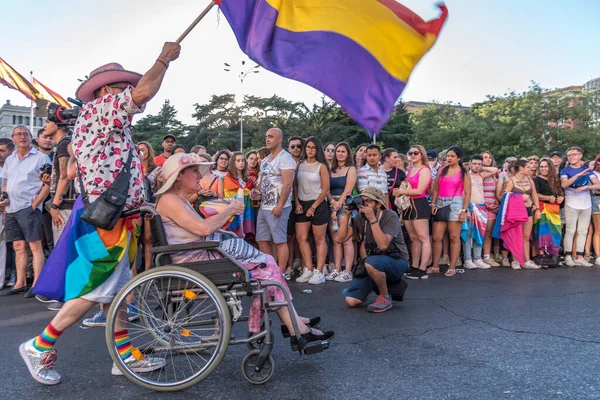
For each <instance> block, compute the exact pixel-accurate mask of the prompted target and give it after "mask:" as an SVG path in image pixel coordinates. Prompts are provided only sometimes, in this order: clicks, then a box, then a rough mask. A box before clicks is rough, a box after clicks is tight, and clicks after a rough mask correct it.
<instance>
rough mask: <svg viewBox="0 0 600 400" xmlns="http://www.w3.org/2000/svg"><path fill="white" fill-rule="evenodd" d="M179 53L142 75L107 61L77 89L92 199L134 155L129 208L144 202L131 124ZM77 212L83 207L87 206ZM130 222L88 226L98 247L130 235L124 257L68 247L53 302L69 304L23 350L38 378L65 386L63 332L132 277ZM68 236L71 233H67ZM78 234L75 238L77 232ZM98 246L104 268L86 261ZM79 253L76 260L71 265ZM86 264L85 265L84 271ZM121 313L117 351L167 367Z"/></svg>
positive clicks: (76, 136) (78, 139) (77, 144)
mask: <svg viewBox="0 0 600 400" xmlns="http://www.w3.org/2000/svg"><path fill="white" fill-rule="evenodd" d="M180 50H181V47H180V46H179V44H176V43H165V45H164V46H163V49H162V52H161V54H160V56H159V57H158V59H157V60H156V61H155V62H154V65H153V66H152V67H151V68H150V69H149V70H148V72H146V74H144V75H141V74H138V73H135V72H131V71H128V70H126V69H124V68H123V67H122V66H121V65H120V64H117V63H110V64H106V65H103V66H101V67H99V68H97V69H95V70H93V71H92V72H91V73H90V75H89V77H88V79H87V80H86V81H85V82H83V83H82V84H81V86H79V88H78V89H77V91H76V93H75V94H76V96H77V97H78V98H79V99H80V100H82V101H83V102H85V103H86V104H84V106H83V107H82V109H81V112H80V113H79V116H78V118H77V122H76V124H75V127H74V132H73V140H72V148H73V155H74V156H75V159H76V160H77V164H78V175H79V176H80V179H81V181H82V186H83V189H84V190H85V192H86V193H87V194H88V196H89V201H90V202H93V201H94V200H95V199H97V198H98V196H99V195H100V194H101V193H102V192H104V191H105V190H106V189H107V188H108V187H110V185H111V184H112V182H113V181H114V179H115V177H116V176H118V174H119V172H120V171H121V169H122V168H123V166H124V164H125V163H126V162H127V160H128V158H129V155H130V152H133V153H132V154H131V155H132V161H131V164H130V170H131V176H130V180H129V189H128V192H127V202H126V205H125V210H130V209H132V208H135V207H136V206H139V205H140V204H141V203H142V201H143V194H142V193H143V190H142V172H141V162H140V158H139V155H138V154H137V150H136V146H135V145H134V144H133V141H132V139H131V133H130V130H129V128H130V125H131V120H132V117H133V114H137V113H140V112H142V111H143V109H144V106H145V104H146V103H147V102H148V101H150V100H151V99H152V98H153V97H154V96H155V95H156V93H157V92H158V89H159V88H160V85H161V83H162V81H163V78H164V76H165V72H166V70H167V68H168V67H169V63H170V62H171V61H174V60H176V59H177V58H178V57H179V52H180ZM79 209H80V210H81V206H80V207H79ZM75 215H76V213H75V210H73V214H72V217H71V219H72V220H73V221H69V222H70V223H71V224H72V226H73V229H71V232H75V230H76V229H75V227H80V226H81V225H78V224H85V223H84V222H82V221H81V220H80V219H79V218H76V217H75ZM79 215H81V214H79ZM67 225H69V223H67ZM131 226H132V224H131V223H130V221H125V220H124V219H123V218H121V219H120V220H119V222H118V223H117V224H116V225H115V227H114V228H113V229H112V230H111V231H103V230H100V229H97V230H95V229H94V227H92V226H91V225H87V228H86V229H88V230H87V231H86V232H91V234H93V235H95V236H94V237H96V238H98V240H99V238H102V241H101V242H100V244H102V243H104V244H105V247H107V248H108V247H109V246H116V245H115V238H117V239H118V238H125V239H118V240H120V241H121V242H119V246H122V247H124V251H122V252H119V254H118V255H116V254H112V253H109V252H104V249H102V248H99V249H93V251H92V250H90V249H87V248H80V247H75V246H72V245H71V246H70V248H74V247H75V250H69V253H68V257H65V258H69V259H70V261H69V262H70V264H68V267H69V269H68V273H66V272H65V285H64V286H65V288H63V289H62V290H63V291H62V292H60V294H55V295H54V296H55V297H60V298H55V300H61V301H62V300H64V301H65V304H64V306H63V307H62V309H61V310H60V311H59V312H58V314H57V315H56V316H55V317H54V319H53V320H52V322H51V323H50V324H48V326H47V327H46V329H44V331H43V332H42V333H41V334H40V335H39V336H37V337H35V338H33V339H30V340H28V341H26V342H25V343H23V344H21V346H20V347H19V352H20V354H21V357H22V358H23V360H24V361H25V364H26V365H27V367H28V369H29V372H30V373H31V376H32V377H33V378H34V379H35V380H36V381H38V382H40V383H42V384H45V385H56V384H58V383H60V381H61V376H60V374H59V373H58V372H57V371H56V370H54V362H55V361H56V349H54V344H55V342H56V340H57V339H58V337H59V336H60V335H61V334H62V333H63V332H64V331H65V330H66V329H67V328H69V327H70V326H71V325H73V324H74V323H75V322H77V321H79V320H80V319H81V318H82V317H83V316H84V315H85V314H86V313H87V312H88V311H89V310H90V309H91V308H92V307H93V306H94V305H95V304H98V303H100V304H101V306H102V308H103V310H104V311H105V312H108V309H109V307H110V303H111V302H112V299H113V298H114V296H115V295H116V293H117V292H118V291H119V290H120V289H121V288H122V287H123V286H124V285H125V284H126V283H127V282H128V280H129V279H130V259H129V257H128V256H127V255H128V247H129V245H130V244H131V241H132V240H134V235H132V232H131V230H132V229H131ZM64 233H65V234H66V233H67V231H65V232H64ZM73 235H74V234H73ZM65 236H67V235H64V234H63V238H65ZM86 236H88V235H86ZM111 238H112V242H111ZM65 239H66V240H68V239H71V237H69V238H65ZM72 239H73V241H74V236H73V237H72ZM65 243H69V242H65ZM71 243H72V242H71ZM86 243H88V242H86ZM84 247H85V246H84ZM87 247H89V246H87ZM100 247H101V246H100ZM113 248H114V247H113ZM98 250H99V251H100V253H99V254H100V256H101V257H104V258H101V261H102V263H101V264H102V265H100V264H99V263H98V261H96V263H98V264H94V260H97V258H95V259H94V258H86V256H87V255H88V254H85V253H86V252H88V253H89V252H96V251H98ZM55 252H56V253H57V254H58V253H59V252H60V250H57V249H56V248H55ZM73 252H75V253H76V254H75V256H76V257H72V256H73V254H72V253H73ZM113 253H115V252H113ZM73 258H75V261H77V262H73ZM82 259H84V260H82ZM60 261H61V260H57V257H54V259H53V258H52V256H51V257H50V259H49V260H48V262H47V264H46V268H48V267H50V266H51V265H49V264H50V262H52V263H53V264H54V265H56V264H59V263H60ZM64 262H65V263H66V261H64ZM80 265H83V268H82V267H80ZM78 266H79V269H78ZM107 266H108V267H109V268H108V273H107V272H106V271H107V269H106V267H107ZM100 269H103V271H102V272H103V274H99V275H98V273H97V272H96V271H98V270H100ZM74 270H75V271H74ZM65 271H67V269H66V268H65ZM94 274H96V275H94ZM73 275H77V276H75V278H76V279H73ZM42 277H43V276H42ZM82 277H83V278H84V279H82ZM52 278H53V277H50V278H49V279H48V281H51V280H53V279H52ZM86 279H88V280H87V281H86ZM40 283H41V284H39V285H36V287H37V286H39V287H40V288H39V290H40V291H42V292H43V290H42V287H43V286H44V282H43V281H41V282H40ZM34 291H35V288H34ZM40 294H44V293H40ZM121 314H123V315H122V316H121V315H120V317H119V318H118V322H117V324H116V325H117V326H116V327H115V342H116V343H118V352H119V355H120V356H121V358H122V360H123V362H124V363H125V364H126V365H127V367H128V368H130V369H133V370H134V371H137V370H139V371H152V370H155V369H159V368H162V367H163V366H164V364H165V361H164V359H162V358H150V357H145V356H141V353H140V352H139V351H135V349H133V347H132V346H131V343H130V340H129V335H128V332H127V325H126V321H127V316H126V313H125V311H121ZM134 355H135V357H134ZM112 373H113V375H118V374H120V371H119V370H118V369H117V368H115V366H114V365H113V370H112Z"/></svg>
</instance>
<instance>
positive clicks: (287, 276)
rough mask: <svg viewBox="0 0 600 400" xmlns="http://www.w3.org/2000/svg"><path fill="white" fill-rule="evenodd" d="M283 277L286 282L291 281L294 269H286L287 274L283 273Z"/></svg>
mask: <svg viewBox="0 0 600 400" xmlns="http://www.w3.org/2000/svg"><path fill="white" fill-rule="evenodd" d="M283 277H284V278H285V280H286V281H289V280H291V279H292V269H291V268H290V267H287V268H286V269H285V272H284V273H283Z"/></svg>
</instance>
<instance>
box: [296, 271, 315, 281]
mask: <svg viewBox="0 0 600 400" xmlns="http://www.w3.org/2000/svg"><path fill="white" fill-rule="evenodd" d="M312 276H313V272H312V271H311V270H310V269H308V267H304V270H303V271H302V275H300V276H299V277H297V278H296V282H298V283H306V282H308V281H309V279H310V278H312Z"/></svg>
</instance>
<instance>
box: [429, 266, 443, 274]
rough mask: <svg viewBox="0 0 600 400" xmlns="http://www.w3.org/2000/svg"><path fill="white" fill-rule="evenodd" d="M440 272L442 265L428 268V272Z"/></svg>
mask: <svg viewBox="0 0 600 400" xmlns="http://www.w3.org/2000/svg"><path fill="white" fill-rule="evenodd" d="M439 273H440V267H429V268H427V274H428V275H431V274H439Z"/></svg>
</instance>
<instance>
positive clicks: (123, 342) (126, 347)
mask: <svg viewBox="0 0 600 400" xmlns="http://www.w3.org/2000/svg"><path fill="white" fill-rule="evenodd" d="M115 344H116V345H117V351H118V352H119V356H121V360H125V359H126V358H127V357H129V356H131V351H132V350H133V346H132V345H131V341H130V340H129V333H128V332H127V330H126V329H125V330H122V331H119V332H115Z"/></svg>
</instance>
